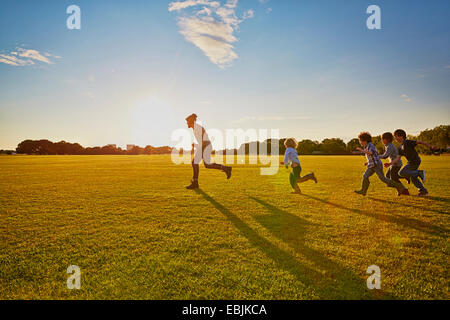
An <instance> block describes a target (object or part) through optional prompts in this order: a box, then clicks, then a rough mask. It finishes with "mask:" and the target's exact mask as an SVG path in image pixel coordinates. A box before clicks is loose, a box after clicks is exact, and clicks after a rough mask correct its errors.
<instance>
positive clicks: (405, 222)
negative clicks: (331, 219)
mask: <svg viewBox="0 0 450 320" xmlns="http://www.w3.org/2000/svg"><path fill="white" fill-rule="evenodd" d="M303 196H304V197H307V198H310V199H313V200H316V201H319V202H322V203H325V204H327V205H330V206H333V207H336V208H339V209H342V210H346V211H349V212H353V213H357V214H361V215H365V216H367V217H370V218H374V219H378V220H380V221H384V222H393V223H395V224H397V225H400V226H403V227H407V228H412V229H416V230H418V231H421V232H425V233H435V234H438V235H440V236H448V233H449V230H448V229H445V228H441V227H438V226H435V225H432V224H430V223H427V222H424V221H420V220H417V219H413V218H407V217H400V216H393V215H386V214H382V213H380V212H378V213H372V212H368V211H363V210H360V209H354V208H347V207H345V206H343V205H341V204H337V203H333V202H330V201H327V200H324V199H320V198H316V197H313V196H310V195H307V194H303Z"/></svg>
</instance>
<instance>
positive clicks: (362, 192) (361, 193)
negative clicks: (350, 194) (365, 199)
mask: <svg viewBox="0 0 450 320" xmlns="http://www.w3.org/2000/svg"><path fill="white" fill-rule="evenodd" d="M355 193H357V194H360V195H362V196H365V195H366V193H365V192H364V191H362V190H355Z"/></svg>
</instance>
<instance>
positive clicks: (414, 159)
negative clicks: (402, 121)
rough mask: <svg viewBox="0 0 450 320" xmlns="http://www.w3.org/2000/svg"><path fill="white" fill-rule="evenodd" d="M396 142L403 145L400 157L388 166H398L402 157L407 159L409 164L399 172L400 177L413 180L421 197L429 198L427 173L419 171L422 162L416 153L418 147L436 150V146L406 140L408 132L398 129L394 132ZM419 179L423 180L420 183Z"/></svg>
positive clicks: (399, 151)
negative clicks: (426, 185)
mask: <svg viewBox="0 0 450 320" xmlns="http://www.w3.org/2000/svg"><path fill="white" fill-rule="evenodd" d="M394 137H395V140H396V141H397V142H399V143H401V145H400V147H399V149H398V153H399V154H398V156H397V158H395V159H394V160H393V161H392V162H391V163H389V164H388V165H397V164H398V163H399V161H400V159H401V157H402V156H404V157H405V158H406V160H407V161H408V163H407V164H406V165H405V166H404V167H403V168H402V169H400V171H399V173H398V174H399V175H400V176H401V177H405V178H408V177H409V178H411V181H412V183H413V184H414V185H415V186H416V188H417V189H418V190H419V196H427V195H428V190H427V189H425V187H424V186H423V182H425V171H423V170H419V166H420V163H421V162H422V160H421V159H420V157H419V154H418V153H417V151H416V149H415V148H416V145H418V144H422V145H424V146H427V147H429V148H430V149H431V150H434V149H436V147H435V146H433V145H431V144H429V143H428V142H423V141H415V140H408V139H406V132H405V131H404V130H402V129H397V130H395V132H394ZM419 178H420V179H421V180H422V182H420V180H419Z"/></svg>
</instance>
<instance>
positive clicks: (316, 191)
mask: <svg viewBox="0 0 450 320" xmlns="http://www.w3.org/2000/svg"><path fill="white" fill-rule="evenodd" d="M300 160H301V161H302V167H303V172H302V174H306V173H307V172H309V171H311V170H313V171H314V172H316V175H317V177H318V179H319V183H318V184H314V183H312V182H310V181H309V182H306V183H304V184H302V185H301V189H302V191H303V193H304V195H292V194H290V191H291V190H290V186H289V183H288V174H289V171H288V170H286V169H284V168H280V170H279V172H278V174H276V175H274V176H261V175H260V173H259V168H258V167H257V166H256V165H252V166H250V165H235V166H234V169H233V177H232V179H231V180H229V181H227V180H226V179H225V176H224V174H223V173H221V172H218V171H216V170H206V169H205V168H204V167H203V166H201V167H200V187H201V190H199V191H198V192H195V191H188V190H186V189H185V188H184V186H185V185H187V184H188V183H189V180H190V178H191V174H192V173H191V167H190V166H188V165H179V166H176V165H173V164H172V163H171V161H170V157H169V156H3V157H0V172H1V179H0V217H1V220H0V237H1V246H0V298H2V299H386V298H392V299H449V293H448V292H449V286H448V285H449V281H448V279H449V278H448V273H449V269H448V263H449V260H448V254H449V250H448V249H449V240H448V235H449V212H450V210H449V208H450V204H449V202H450V182H449V177H450V161H449V160H450V158H449V157H444V156H442V157H423V162H422V168H424V169H425V170H426V171H427V179H428V181H427V183H426V186H427V188H428V189H429V192H430V196H429V197H428V198H419V197H417V196H411V197H401V198H399V197H397V195H396V192H395V190H393V189H390V188H387V187H385V186H384V185H383V184H382V183H381V182H380V181H378V180H377V179H376V177H375V176H374V177H372V178H371V182H372V184H371V186H370V189H369V193H368V195H367V196H366V197H362V196H358V195H356V194H354V193H353V190H355V189H358V188H359V186H360V180H361V175H362V173H363V171H364V166H363V163H364V159H363V158H362V157H352V156H336V157H332V156H330V157H325V156H319V157H313V156H303V157H300ZM409 189H410V192H411V193H412V194H414V195H416V194H417V190H415V189H414V187H413V186H412V185H411V186H409ZM372 264H375V265H378V266H379V267H380V268H381V288H382V289H381V290H368V289H367V287H366V279H367V277H368V275H367V274H366V269H367V267H368V266H369V265H372ZM69 265H78V266H80V268H81V272H82V279H81V290H69V289H67V287H66V279H67V277H68V275H67V274H66V269H67V267H68V266H69Z"/></svg>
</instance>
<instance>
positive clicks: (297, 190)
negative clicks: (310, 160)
mask: <svg viewBox="0 0 450 320" xmlns="http://www.w3.org/2000/svg"><path fill="white" fill-rule="evenodd" d="M291 193H292V194H302V191H301V190H300V188H299V186H298V185H296V186H295V188H294V191H292V192H291Z"/></svg>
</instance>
